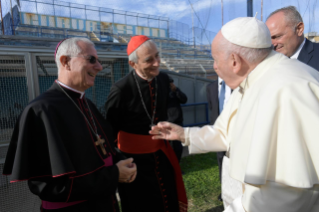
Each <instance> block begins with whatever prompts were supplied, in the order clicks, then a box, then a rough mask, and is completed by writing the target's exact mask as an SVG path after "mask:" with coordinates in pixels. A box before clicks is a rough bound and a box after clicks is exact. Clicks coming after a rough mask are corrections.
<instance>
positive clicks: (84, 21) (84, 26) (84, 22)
mask: <svg viewBox="0 0 319 212" xmlns="http://www.w3.org/2000/svg"><path fill="white" fill-rule="evenodd" d="M83 30H84V31H86V20H83Z"/></svg>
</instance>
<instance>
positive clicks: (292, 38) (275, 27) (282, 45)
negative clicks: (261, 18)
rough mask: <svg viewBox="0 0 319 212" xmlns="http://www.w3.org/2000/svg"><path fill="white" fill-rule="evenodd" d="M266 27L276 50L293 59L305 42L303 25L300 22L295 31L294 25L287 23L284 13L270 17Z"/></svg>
mask: <svg viewBox="0 0 319 212" xmlns="http://www.w3.org/2000/svg"><path fill="white" fill-rule="evenodd" d="M266 25H267V27H268V29H269V31H270V34H271V41H272V44H273V45H274V50H275V51H277V52H280V53H282V54H284V55H286V56H287V57H291V56H292V55H293V54H294V53H295V52H296V51H297V49H298V47H299V45H300V44H301V43H302V42H303V39H304V37H303V30H304V25H303V23H302V22H300V23H299V24H298V25H297V27H296V29H293V26H292V24H290V23H288V22H287V21H286V17H285V15H284V13H283V12H278V13H275V14H274V15H272V16H271V17H269V19H268V20H267V21H266Z"/></svg>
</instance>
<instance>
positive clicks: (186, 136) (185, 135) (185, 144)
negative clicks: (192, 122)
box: [182, 127, 190, 146]
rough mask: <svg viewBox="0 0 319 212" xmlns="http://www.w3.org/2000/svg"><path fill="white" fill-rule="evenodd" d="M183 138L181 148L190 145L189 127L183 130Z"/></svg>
mask: <svg viewBox="0 0 319 212" xmlns="http://www.w3.org/2000/svg"><path fill="white" fill-rule="evenodd" d="M184 138H185V142H184V143H182V145H183V146H189V144H190V141H189V140H190V139H189V127H185V128H184Z"/></svg>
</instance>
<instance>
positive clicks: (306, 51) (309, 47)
mask: <svg viewBox="0 0 319 212" xmlns="http://www.w3.org/2000/svg"><path fill="white" fill-rule="evenodd" d="M298 60H300V61H301V62H303V63H306V64H308V65H309V66H311V67H313V68H314V69H316V70H317V71H319V43H313V42H311V41H309V40H308V39H306V43H305V45H304V46H303V47H302V49H301V51H300V54H299V56H298Z"/></svg>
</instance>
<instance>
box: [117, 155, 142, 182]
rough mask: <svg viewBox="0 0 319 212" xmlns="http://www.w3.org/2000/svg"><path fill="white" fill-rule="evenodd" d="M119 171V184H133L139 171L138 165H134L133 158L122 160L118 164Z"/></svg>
mask: <svg viewBox="0 0 319 212" xmlns="http://www.w3.org/2000/svg"><path fill="white" fill-rule="evenodd" d="M116 165H117V167H118V169H119V182H120V183H131V182H133V181H134V180H135V178H136V174H137V169H136V164H135V163H133V158H128V159H125V160H121V161H119V162H117V163H116Z"/></svg>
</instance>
